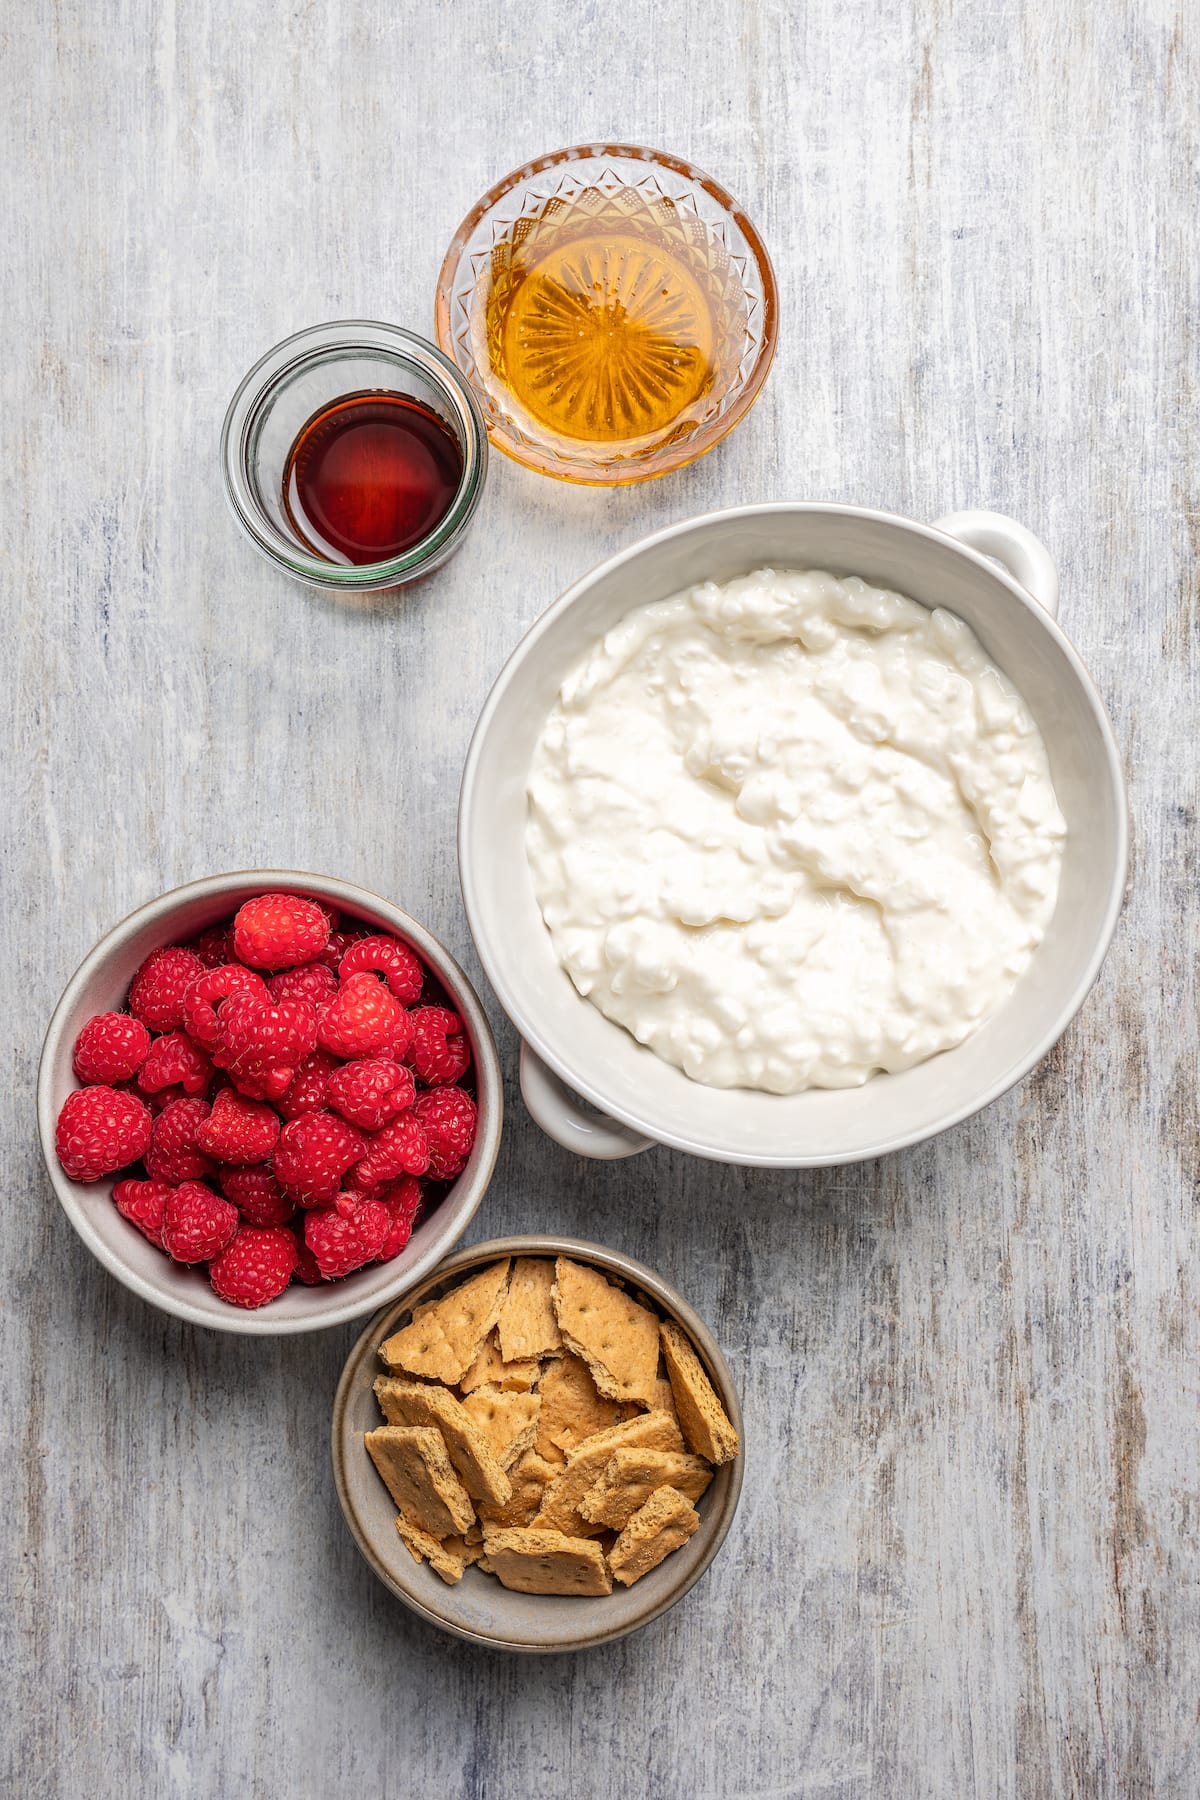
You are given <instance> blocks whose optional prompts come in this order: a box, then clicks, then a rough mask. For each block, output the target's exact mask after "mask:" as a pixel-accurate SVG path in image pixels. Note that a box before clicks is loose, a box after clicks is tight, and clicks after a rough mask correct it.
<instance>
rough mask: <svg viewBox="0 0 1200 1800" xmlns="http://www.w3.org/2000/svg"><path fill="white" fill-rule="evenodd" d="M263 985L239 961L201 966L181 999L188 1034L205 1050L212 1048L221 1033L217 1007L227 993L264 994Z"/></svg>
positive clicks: (262, 982) (260, 977) (262, 981)
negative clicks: (206, 966)
mask: <svg viewBox="0 0 1200 1800" xmlns="http://www.w3.org/2000/svg"><path fill="white" fill-rule="evenodd" d="M266 991H267V986H266V983H265V982H264V980H263V978H262V976H261V975H256V974H255V973H254V970H253V969H243V968H242V966H241V964H240V963H224V964H223V965H222V966H221V967H220V968H219V969H205V970H203V971H202V973H201V974H200V975H199V976H198V978H197V979H196V980H195V981H193V982H192V984H191V986H190V987H189V988H188V991H187V994H186V996H185V998H184V1003H183V1026H184V1030H185V1031H186V1032H187V1034H188V1036H189V1037H190V1038H192V1039H193V1040H194V1042H196V1043H197V1044H200V1045H202V1046H203V1048H204V1049H205V1050H214V1049H215V1048H216V1046H217V1043H218V1040H219V1039H220V1036H221V1027H220V1025H219V1023H218V1022H217V1011H216V1009H217V1007H218V1006H220V1005H221V1003H222V1001H225V1000H228V998H229V996H230V995H231V994H242V993H250V994H261V995H264V996H265V994H266Z"/></svg>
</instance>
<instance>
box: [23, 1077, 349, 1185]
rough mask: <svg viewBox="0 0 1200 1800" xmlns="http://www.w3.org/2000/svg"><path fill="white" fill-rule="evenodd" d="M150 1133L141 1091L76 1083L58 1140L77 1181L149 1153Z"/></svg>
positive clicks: (60, 1121) (66, 1166)
mask: <svg viewBox="0 0 1200 1800" xmlns="http://www.w3.org/2000/svg"><path fill="white" fill-rule="evenodd" d="M150 1132H151V1118H150V1109H149V1107H148V1106H147V1105H146V1103H145V1101H143V1100H139V1099H138V1097H137V1095H136V1094H127V1093H125V1092H124V1090H123V1089H121V1088H115V1087H85V1088H76V1090H75V1092H74V1093H73V1094H68V1095H67V1098H66V1100H65V1101H64V1102H63V1109H62V1111H61V1112H60V1113H59V1115H58V1125H57V1128H56V1130H55V1133H54V1145H55V1149H56V1150H57V1151H58V1160H59V1162H60V1163H61V1164H62V1166H63V1170H64V1172H65V1173H66V1174H67V1175H69V1176H70V1178H71V1180H72V1181H99V1180H101V1179H102V1177H103V1176H105V1175H113V1174H115V1173H116V1171H117V1170H118V1169H124V1168H126V1167H127V1166H128V1164H129V1163H135V1162H137V1160H138V1158H139V1157H141V1156H144V1155H145V1154H146V1147H147V1145H148V1144H149V1142H150ZM360 1155H361V1152H360Z"/></svg>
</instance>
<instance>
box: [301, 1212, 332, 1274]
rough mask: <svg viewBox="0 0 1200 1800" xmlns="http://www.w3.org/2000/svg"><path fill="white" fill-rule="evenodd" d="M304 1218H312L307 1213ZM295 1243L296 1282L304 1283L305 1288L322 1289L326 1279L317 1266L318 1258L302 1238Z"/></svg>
mask: <svg viewBox="0 0 1200 1800" xmlns="http://www.w3.org/2000/svg"><path fill="white" fill-rule="evenodd" d="M304 1217H305V1219H306V1220H307V1219H308V1218H310V1217H311V1214H309V1213H305V1215H304ZM295 1243H296V1280H297V1281H302V1282H303V1283H304V1285H305V1287H320V1285H321V1283H322V1281H323V1280H324V1279H325V1278H324V1276H323V1275H322V1274H321V1271H320V1268H319V1267H318V1266H317V1259H316V1257H315V1256H314V1255H313V1253H312V1251H311V1250H310V1249H309V1247H308V1245H307V1244H306V1243H305V1241H304V1239H303V1238H302V1237H299V1238H297V1239H296V1240H295Z"/></svg>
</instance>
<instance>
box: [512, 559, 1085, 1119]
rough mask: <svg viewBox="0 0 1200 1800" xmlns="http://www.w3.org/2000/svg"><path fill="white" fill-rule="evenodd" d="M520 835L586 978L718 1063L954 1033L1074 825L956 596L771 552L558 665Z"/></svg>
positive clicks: (1041, 895) (1001, 985) (641, 1026)
mask: <svg viewBox="0 0 1200 1800" xmlns="http://www.w3.org/2000/svg"><path fill="white" fill-rule="evenodd" d="M529 799H530V811H529V823H528V832H527V850H528V856H529V862H530V866H531V869H532V873H533V880H534V886H535V889H536V892H537V897H538V901H539V904H540V906H541V909H542V914H543V917H544V919H545V921H546V925H547V927H548V929H549V931H550V935H551V938H552V940H553V944H554V949H555V951H556V953H557V955H558V958H559V961H560V962H561V963H562V965H563V967H564V968H565V969H566V970H567V972H568V973H569V974H570V976H571V979H572V981H573V982H574V983H575V985H576V987H577V988H578V989H579V991H580V993H581V994H584V995H586V996H587V998H588V999H589V1000H590V1001H592V1002H593V1004H594V1005H596V1006H598V1007H599V1008H600V1010H601V1011H602V1012H603V1013H604V1014H606V1016H607V1017H608V1018H610V1019H614V1020H616V1022H617V1023H618V1024H620V1025H623V1026H625V1028H626V1029H627V1030H628V1031H631V1032H632V1033H633V1035H634V1037H635V1038H637V1039H638V1040H639V1041H640V1042H641V1043H643V1044H648V1045H649V1046H650V1048H651V1049H652V1050H654V1051H656V1052H657V1054H658V1055H659V1056H661V1057H663V1058H665V1059H666V1061H668V1062H670V1063H675V1064H676V1065H677V1066H678V1067H680V1068H681V1069H684V1070H685V1071H686V1072H687V1074H688V1075H690V1076H692V1077H693V1078H694V1079H695V1080H697V1081H702V1082H706V1083H708V1084H710V1085H711V1086H713V1087H748V1088H763V1089H766V1090H767V1091H768V1092H771V1093H776V1094H792V1093H796V1092H798V1091H799V1090H800V1089H802V1088H807V1087H855V1086H858V1085H860V1084H861V1083H862V1082H864V1081H866V1080H867V1079H868V1077H869V1076H871V1075H873V1074H875V1073H876V1072H877V1071H880V1070H896V1069H906V1068H908V1067H910V1066H911V1065H912V1064H913V1063H918V1062H921V1061H922V1060H923V1059H924V1058H926V1057H929V1056H933V1055H934V1054H936V1052H938V1051H939V1050H947V1049H949V1048H950V1047H951V1046H952V1045H954V1044H959V1043H961V1042H962V1040H963V1039H964V1038H965V1037H967V1036H968V1034H969V1033H970V1032H972V1031H974V1030H975V1028H976V1027H977V1026H978V1025H979V1024H980V1022H981V1021H982V1020H983V1019H986V1018H987V1016H988V1015H989V1014H990V1013H992V1012H994V1011H995V1009H996V1008H997V1007H998V1006H999V1005H1000V1004H1001V1002H1002V1001H1003V1000H1004V999H1005V997H1006V996H1007V995H1008V994H1009V993H1010V992H1011V990H1012V988H1013V986H1014V984H1015V983H1016V981H1017V979H1018V978H1019V976H1020V975H1021V972H1022V970H1023V969H1024V968H1025V967H1026V965H1027V964H1028V962H1029V959H1030V957H1031V955H1032V953H1033V951H1034V948H1035V947H1036V945H1037V944H1038V943H1039V942H1040V940H1041V938H1042V936H1043V934H1044V932H1045V929H1046V925H1047V923H1048V921H1049V919H1050V915H1051V913H1052V912H1053V910H1054V903H1055V899H1056V896H1057V893H1058V882H1059V873H1060V867H1061V861H1062V845H1063V839H1064V837H1065V835H1066V825H1065V823H1064V821H1063V817H1062V814H1061V813H1060V811H1059V809H1058V805H1057V802H1056V800H1055V796H1054V789H1053V786H1052V784H1051V780H1050V770H1049V765H1048V762H1047V759H1046V751H1045V746H1044V745H1043V743H1042V740H1041V737H1040V735H1039V733H1038V731H1037V728H1036V726H1035V725H1034V723H1033V720H1032V718H1031V717H1030V715H1029V713H1028V711H1027V710H1026V708H1025V705H1024V704H1023V702H1022V700H1021V698H1020V696H1019V695H1018V694H1017V693H1016V692H1014V690H1013V688H1012V687H1011V685H1010V684H1009V683H1008V682H1007V681H1006V680H1005V678H1004V676H1003V675H1001V674H1000V672H999V671H998V670H997V669H995V668H993V666H992V665H991V664H990V663H989V662H988V660H987V658H986V656H985V655H984V653H983V650H982V648H981V646H980V644H979V642H978V640H977V638H976V637H975V636H974V635H973V633H972V632H971V631H970V630H969V629H968V628H967V626H966V625H964V624H963V622H962V620H961V619H958V618H956V617H955V616H954V615H953V614H952V613H948V612H943V611H940V610H939V611H935V612H931V611H929V610H928V609H926V608H925V607H922V606H918V605H916V604H915V603H914V602H913V601H911V600H907V599H905V598H904V597H903V596H902V595H900V594H894V593H888V592H886V591H884V590H882V589H879V588H873V587H869V586H868V585H867V584H866V583H865V582H863V581H859V580H857V579H854V578H849V579H845V580H839V579H836V578H835V577H833V576H832V575H826V574H821V573H777V572H775V571H773V570H770V569H763V570H761V571H759V572H758V573H757V574H755V575H750V576H746V577H744V578H742V579H740V580H737V581H731V582H728V583H726V584H725V585H724V586H717V585H716V584H714V583H712V582H705V583H703V584H702V585H700V586H698V587H694V588H691V589H689V590H688V591H687V592H686V593H681V594H677V595H675V596H674V597H673V598H672V599H670V600H664V601H660V602H658V603H656V604H655V605H653V606H644V607H641V608H639V609H638V610H636V611H634V612H631V613H630V614H629V615H628V616H627V617H626V618H625V619H623V620H622V621H621V623H620V624H619V625H617V626H616V627H615V628H614V629H613V630H611V631H610V632H609V633H608V634H607V636H606V637H605V638H604V639H603V640H602V641H601V642H599V643H597V644H596V645H594V646H593V648H592V650H591V651H590V652H589V654H588V655H587V656H585V657H584V659H583V661H582V662H581V663H580V664H579V665H578V667H577V668H576V669H575V670H574V671H573V672H572V674H571V675H570V676H569V678H568V679H567V681H566V682H565V683H564V685H563V688H562V692H561V694H560V696H559V700H558V703H557V705H556V706H555V708H554V710H553V712H552V713H551V714H550V717H549V718H548V719H547V721H546V724H545V727H544V728H543V731H542V734H541V737H540V739H539V742H538V745H537V749H536V752H535V754H534V758H533V763H532V767H531V772H530V780H529Z"/></svg>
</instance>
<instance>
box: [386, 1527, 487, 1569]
mask: <svg viewBox="0 0 1200 1800" xmlns="http://www.w3.org/2000/svg"><path fill="white" fill-rule="evenodd" d="M396 1530H397V1531H398V1532H399V1533H400V1536H401V1537H402V1538H403V1539H404V1542H405V1543H406V1544H407V1545H408V1549H409V1554H410V1555H411V1557H412V1559H413V1561H414V1562H418V1563H419V1562H424V1561H427V1562H428V1563H429V1566H430V1568H431V1569H432V1570H433V1571H434V1573H435V1574H437V1575H440V1576H441V1578H442V1580H443V1581H444V1582H445V1583H446V1584H447V1586H448V1587H454V1586H455V1585H456V1583H458V1582H460V1581H461V1580H462V1578H463V1570H464V1569H466V1568H468V1567H469V1565H470V1564H471V1563H473V1562H478V1561H479V1557H480V1554H481V1549H480V1546H479V1545H470V1544H467V1543H466V1542H465V1540H464V1539H462V1538H460V1537H448V1538H446V1539H445V1540H444V1541H439V1540H438V1539H437V1538H435V1537H431V1536H430V1534H429V1532H427V1531H422V1530H421V1527H420V1526H419V1525H414V1524H413V1522H412V1520H411V1519H406V1518H405V1517H404V1514H403V1513H401V1514H400V1517H399V1518H398V1519H397V1520H396Z"/></svg>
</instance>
